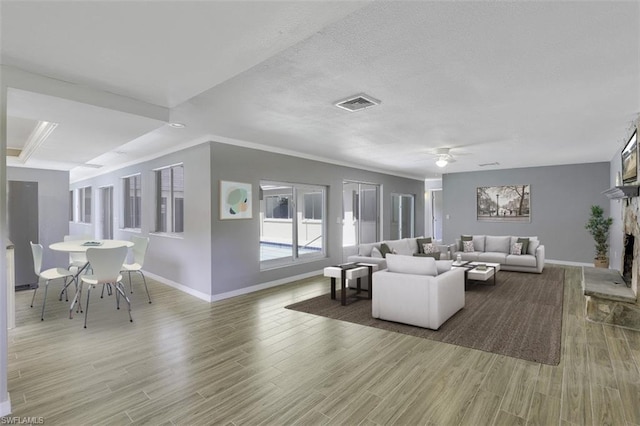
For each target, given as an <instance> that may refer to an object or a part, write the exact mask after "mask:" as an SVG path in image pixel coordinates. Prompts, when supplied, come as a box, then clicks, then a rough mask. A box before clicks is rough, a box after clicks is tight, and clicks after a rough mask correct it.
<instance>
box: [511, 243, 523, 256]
mask: <svg viewBox="0 0 640 426" xmlns="http://www.w3.org/2000/svg"><path fill="white" fill-rule="evenodd" d="M511 254H515V255H518V256H520V255H521V254H522V243H513V244H512V245H511Z"/></svg>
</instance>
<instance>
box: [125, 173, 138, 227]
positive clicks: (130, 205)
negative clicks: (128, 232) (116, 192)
mask: <svg viewBox="0 0 640 426" xmlns="http://www.w3.org/2000/svg"><path fill="white" fill-rule="evenodd" d="M141 198H142V182H141V176H140V175H139V174H138V175H133V176H127V177H125V178H122V205H123V206H124V208H123V209H124V211H123V214H122V217H123V218H124V219H123V226H124V228H133V229H140V216H141V215H140V208H141V207H142V201H141Z"/></svg>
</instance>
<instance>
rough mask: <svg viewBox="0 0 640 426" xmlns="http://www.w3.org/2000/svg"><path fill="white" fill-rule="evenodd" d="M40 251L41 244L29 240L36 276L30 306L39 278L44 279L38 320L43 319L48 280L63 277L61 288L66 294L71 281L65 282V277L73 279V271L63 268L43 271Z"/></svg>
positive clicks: (41, 250)
mask: <svg viewBox="0 0 640 426" xmlns="http://www.w3.org/2000/svg"><path fill="white" fill-rule="evenodd" d="M42 252H43V249H42V244H34V243H33V242H31V254H33V271H34V272H35V273H36V275H37V276H38V283H37V284H36V287H35V288H34V289H33V296H32V297H31V307H32V308H33V302H34V301H35V299H36V292H37V291H38V287H39V286H40V280H41V279H44V280H45V282H44V298H43V299H42V314H40V320H41V321H44V307H45V305H46V304H47V290H48V289H49V281H51V280H56V279H59V278H64V288H63V289H62V291H63V292H65V294H66V291H67V287H68V285H69V284H71V281H69V282H68V283H67V279H68V278H71V279H72V280H73V276H74V274H73V272H71V271H69V270H68V269H64V268H51V269H47V270H45V271H43V270H42ZM77 287H78V284H77V282H76V289H77ZM61 294H62V293H61ZM67 300H68V298H67Z"/></svg>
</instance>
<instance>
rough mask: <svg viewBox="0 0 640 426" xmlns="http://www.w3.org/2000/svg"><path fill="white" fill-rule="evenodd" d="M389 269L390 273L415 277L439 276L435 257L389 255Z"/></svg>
mask: <svg viewBox="0 0 640 426" xmlns="http://www.w3.org/2000/svg"><path fill="white" fill-rule="evenodd" d="M386 259H387V269H388V271H389V272H396V273H399V274H413V275H431V276H434V277H435V276H436V275H438V268H437V267H436V260H435V259H434V258H433V257H414V256H401V255H397V254H388V255H387V258H386Z"/></svg>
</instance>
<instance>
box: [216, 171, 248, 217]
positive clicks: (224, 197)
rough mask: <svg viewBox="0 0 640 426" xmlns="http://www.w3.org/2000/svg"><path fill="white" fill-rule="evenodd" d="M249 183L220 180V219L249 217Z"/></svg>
mask: <svg viewBox="0 0 640 426" xmlns="http://www.w3.org/2000/svg"><path fill="white" fill-rule="evenodd" d="M251 210H252V204H251V184H250V183H241V182H230V181H226V180H221V181H220V219H221V220H224V219H251V218H252V214H251Z"/></svg>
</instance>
